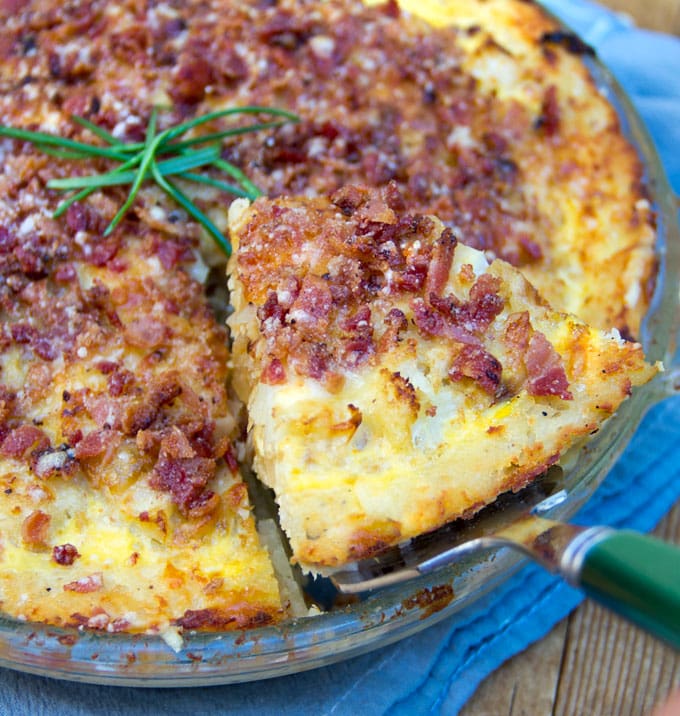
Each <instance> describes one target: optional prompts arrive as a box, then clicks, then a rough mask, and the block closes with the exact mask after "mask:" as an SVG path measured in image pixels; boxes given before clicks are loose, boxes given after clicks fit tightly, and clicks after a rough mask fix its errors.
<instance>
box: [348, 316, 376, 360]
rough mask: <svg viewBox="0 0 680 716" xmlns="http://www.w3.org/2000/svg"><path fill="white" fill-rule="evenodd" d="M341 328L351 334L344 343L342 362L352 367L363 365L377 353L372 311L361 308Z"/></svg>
mask: <svg viewBox="0 0 680 716" xmlns="http://www.w3.org/2000/svg"><path fill="white" fill-rule="evenodd" d="M340 327H341V328H342V329H343V330H344V331H346V332H347V333H349V334H350V338H349V339H347V340H346V341H344V343H343V351H342V362H343V363H344V364H345V365H348V366H351V367H356V366H358V365H361V364H362V363H364V362H365V361H366V360H367V359H368V358H369V356H371V355H372V354H373V353H374V352H375V346H374V345H373V326H372V325H371V309H370V308H369V307H368V306H366V305H364V306H360V307H359V309H358V310H357V312H356V313H355V314H354V315H353V316H351V317H350V318H347V319H346V320H345V321H343V323H342V324H341V326H340Z"/></svg>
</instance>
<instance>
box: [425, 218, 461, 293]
mask: <svg viewBox="0 0 680 716" xmlns="http://www.w3.org/2000/svg"><path fill="white" fill-rule="evenodd" d="M457 243H458V242H457V240H456V237H455V236H454V235H453V232H452V231H451V229H444V231H443V232H442V235H441V236H440V237H439V239H437V242H436V243H435V245H434V251H433V252H432V259H431V260H430V267H429V269H428V271H427V278H426V279H425V287H424V294H425V296H428V297H429V296H430V295H432V294H434V295H435V296H440V295H441V293H442V290H443V289H444V286H445V285H446V281H447V279H448V277H449V271H450V270H451V263H452V262H453V255H454V253H455V251H456V244H457Z"/></svg>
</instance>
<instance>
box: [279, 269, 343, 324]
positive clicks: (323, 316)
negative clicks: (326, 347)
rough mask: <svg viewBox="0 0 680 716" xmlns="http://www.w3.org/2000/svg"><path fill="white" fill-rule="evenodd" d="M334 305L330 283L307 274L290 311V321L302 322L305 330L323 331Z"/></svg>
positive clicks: (288, 317)
mask: <svg viewBox="0 0 680 716" xmlns="http://www.w3.org/2000/svg"><path fill="white" fill-rule="evenodd" d="M332 307H333V296H332V295H331V292H330V289H329V288H328V284H327V283H326V282H325V281H324V280H323V279H321V278H317V277H315V276H309V275H308V276H305V278H304V279H303V281H302V286H301V287H300V293H299V294H298V296H297V298H296V299H295V301H294V302H293V305H292V306H291V307H290V310H289V312H288V316H287V319H288V321H289V322H291V323H292V322H295V323H296V324H300V326H301V328H302V329H303V330H304V331H312V332H314V333H319V334H321V333H323V332H324V331H325V330H326V328H327V327H328V321H329V317H330V313H331V308H332Z"/></svg>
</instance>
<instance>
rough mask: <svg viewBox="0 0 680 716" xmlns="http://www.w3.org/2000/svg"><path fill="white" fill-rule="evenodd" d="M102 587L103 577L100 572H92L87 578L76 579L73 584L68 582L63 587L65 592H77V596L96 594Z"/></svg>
mask: <svg viewBox="0 0 680 716" xmlns="http://www.w3.org/2000/svg"><path fill="white" fill-rule="evenodd" d="M103 586H104V577H103V574H102V573H101V572H94V573H93V574H90V575H88V576H87V577H81V578H80V579H76V581H75V582H69V583H68V584H65V585H64V591H65V592H78V593H79V594H88V593H90V592H98V591H99V590H100V589H101V588H102V587H103Z"/></svg>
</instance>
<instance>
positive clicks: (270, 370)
mask: <svg viewBox="0 0 680 716" xmlns="http://www.w3.org/2000/svg"><path fill="white" fill-rule="evenodd" d="M262 382H263V383H265V384H267V385H279V384H281V383H285V382H286V369H285V368H284V367H283V363H281V361H280V360H279V359H278V358H272V359H271V360H270V361H269V363H267V366H266V368H265V369H264V370H263V371H262Z"/></svg>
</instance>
